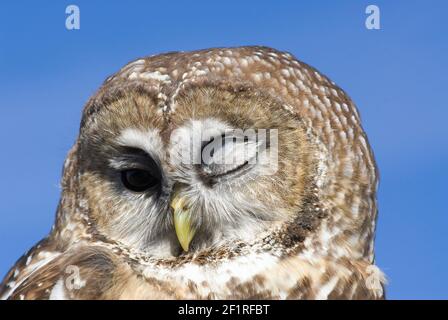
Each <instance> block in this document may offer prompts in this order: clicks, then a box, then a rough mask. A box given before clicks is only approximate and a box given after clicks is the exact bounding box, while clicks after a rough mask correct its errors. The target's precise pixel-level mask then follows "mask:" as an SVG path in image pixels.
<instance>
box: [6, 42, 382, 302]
mask: <svg viewBox="0 0 448 320" xmlns="http://www.w3.org/2000/svg"><path fill="white" fill-rule="evenodd" d="M235 129H241V130H251V129H254V130H256V132H262V130H264V129H269V130H271V129H275V132H276V133H277V134H278V135H277V136H275V139H274V136H273V135H272V134H271V133H270V134H269V136H268V137H267V138H266V137H265V138H263V139H264V140H263V141H264V142H266V148H265V149H266V150H261V149H260V148H259V144H258V143H259V140H256V141H255V142H254V143H252V142H251V140H250V139H249V140H247V139H246V138H245V140H241V141H240V142H238V140H237V138H235V137H232V140H229V141H230V142H227V140H225V141H226V143H225V144H222V145H220V147H219V148H217V149H214V153H211V158H212V160H213V157H214V154H215V155H216V154H217V153H218V152H224V153H226V154H228V153H230V154H233V156H235V159H236V160H235V163H231V164H225V165H222V164H219V163H218V162H216V161H215V160H213V161H214V162H213V161H212V162H211V163H206V162H204V161H203V160H201V159H199V160H200V161H199V162H194V163H184V162H182V161H177V162H176V161H174V160H176V159H177V158H180V157H181V156H183V153H182V152H183V150H184V147H185V146H187V145H188V146H190V142H191V141H193V140H195V138H196V137H197V136H198V135H200V136H201V137H202V138H203V137H204V136H203V135H204V132H205V133H206V134H205V135H206V137H207V138H206V139H205V142H204V141H202V140H201V143H200V145H199V149H198V150H199V151H198V150H197V148H196V146H195V144H193V148H192V149H188V151H189V152H188V155H193V158H194V157H195V155H197V154H199V155H201V153H200V151H201V150H204V148H206V147H207V146H208V143H211V142H210V141H212V140H210V141H208V140H207V139H210V138H213V137H216V136H222V135H223V134H224V133H227V132H229V131H230V132H235V131H234V130H235ZM232 130H233V131H232ZM198 132H201V133H200V134H199V133H198ZM272 132H274V131H272ZM232 134H235V133H232ZM235 141H236V142H235ZM274 142H277V144H276V149H275V150H276V153H275V156H276V158H275V159H276V162H275V164H276V166H275V169H274V170H273V171H272V172H270V171H268V169H272V168H271V167H269V168H268V167H267V166H266V165H265V164H264V163H263V162H256V163H255V164H252V163H249V161H247V160H245V159H239V158H238V157H239V156H240V154H241V152H240V151H241V150H244V151H245V152H246V151H247V152H248V153H249V154H251V152H256V154H257V159H265V160H266V159H267V160H272V159H273V157H274V154H273V153H271V152H268V151H270V150H274ZM195 148H196V149H195ZM201 148H202V149H201ZM241 148H243V149H241ZM377 183H378V176H377V169H376V165H375V161H374V158H373V154H372V151H371V149H370V147H369V143H368V140H367V137H366V135H365V133H364V131H363V129H362V127H361V124H360V117H359V114H358V111H357V109H356V107H355V106H354V104H353V103H352V101H351V100H350V99H349V98H348V97H347V95H346V94H345V93H344V92H343V91H342V90H341V89H340V88H339V87H337V86H336V85H335V84H334V83H333V82H332V81H330V80H329V79H328V78H327V77H325V76H324V75H322V74H321V73H319V72H318V71H317V70H315V69H313V68H312V67H310V66H308V65H306V64H304V63H303V62H300V61H298V60H296V59H295V58H294V57H293V56H292V55H291V54H289V53H283V52H279V51H276V50H274V49H270V48H266V47H240V48H217V49H210V50H201V51H194V52H173V53H166V54H161V55H156V56H151V57H145V58H141V59H137V60H135V61H133V62H131V63H129V64H128V65H126V66H125V67H123V68H122V69H121V70H120V71H119V72H117V73H116V74H114V75H113V76H111V77H109V78H108V79H107V80H106V81H105V82H104V84H103V85H102V86H101V88H100V89H99V91H98V92H97V93H96V94H95V95H94V96H93V97H92V98H91V99H90V100H89V101H88V102H87V104H86V106H85V108H84V111H83V116H82V121H81V127H80V132H79V137H78V139H77V141H76V143H75V145H74V146H73V148H72V149H71V151H70V152H69V154H68V156H67V159H66V161H65V164H64V172H63V179H62V195H61V200H60V204H59V207H58V210H57V217H56V222H55V224H54V227H53V228H52V230H51V232H50V234H49V235H48V236H47V237H46V238H45V239H44V240H42V241H41V242H39V243H38V244H37V245H36V246H35V247H33V248H32V249H31V250H30V251H29V252H28V253H26V254H25V255H24V256H23V257H22V258H21V259H20V260H19V261H18V262H17V263H16V265H15V266H14V267H13V268H12V269H11V271H10V272H9V273H8V274H7V275H6V277H5V279H4V280H3V283H2V284H1V286H0V297H1V298H3V299H250V298H257V299H258V298H259V299H381V298H384V290H383V288H384V283H385V280H384V276H383V274H382V272H381V271H380V270H379V269H378V268H377V267H376V266H375V265H374V234H375V221H376V215H377V206H376V189H377Z"/></svg>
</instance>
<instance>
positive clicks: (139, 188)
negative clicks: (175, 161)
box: [121, 169, 160, 192]
mask: <svg viewBox="0 0 448 320" xmlns="http://www.w3.org/2000/svg"><path fill="white" fill-rule="evenodd" d="M121 181H122V182H123V185H124V186H125V187H126V188H127V189H129V190H131V191H134V192H143V191H146V190H148V189H150V188H152V187H155V186H156V185H158V184H159V183H160V181H159V179H158V178H157V177H155V176H153V175H152V174H151V173H150V172H149V171H146V170H141V169H129V170H123V171H122V172H121Z"/></svg>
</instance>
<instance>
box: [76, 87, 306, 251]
mask: <svg viewBox="0 0 448 320" xmlns="http://www.w3.org/2000/svg"><path fill="white" fill-rule="evenodd" d="M154 101H155V99H154V97H151V95H150V94H146V93H141V92H140V93H138V92H134V93H133V92H130V93H127V94H125V95H123V96H121V97H120V98H119V99H116V100H114V101H112V102H110V103H109V104H108V105H106V106H104V107H103V108H102V109H101V110H100V111H99V112H98V114H97V115H96V116H95V119H94V120H92V121H86V122H85V123H84V125H83V126H82V128H81V134H80V154H81V155H83V156H81V157H80V159H79V163H80V172H79V174H80V176H79V179H80V186H81V189H82V192H83V193H84V194H85V197H86V201H87V202H88V206H89V208H90V212H91V216H92V219H93V220H94V221H95V224H96V226H97V228H98V231H99V232H100V233H101V234H103V235H104V236H106V237H108V238H110V239H112V240H114V241H118V242H120V243H123V244H125V245H126V246H129V247H131V248H134V249H136V250H140V251H144V252H145V253H147V254H150V255H152V256H160V257H169V256H178V255H180V254H183V253H185V252H188V253H191V252H196V251H199V250H203V249H209V248H217V247H220V246H225V245H229V244H233V243H237V242H246V243H251V242H254V241H256V240H257V239H260V238H261V237H263V236H265V235H266V234H269V233H270V232H272V231H273V230H274V229H275V228H277V227H279V226H280V225H281V224H282V223H283V222H285V221H287V220H288V219H290V218H291V217H292V216H293V215H294V213H296V212H298V211H299V210H300V208H301V206H302V205H303V203H302V199H304V198H305V197H306V194H307V192H308V186H309V183H308V181H309V180H310V176H309V175H310V173H311V172H312V168H313V161H312V159H311V156H310V154H311V153H312V152H311V150H310V147H309V146H308V143H307V139H306V134H305V132H304V131H303V130H302V126H301V119H300V118H298V117H291V114H290V113H289V112H288V111H287V110H285V109H284V108H283V107H282V105H281V104H280V103H279V102H277V101H275V100H274V99H273V98H272V97H268V96H266V95H264V94H263V93H261V92H256V91H253V90H249V91H244V90H243V91H241V92H238V93H235V92H232V91H227V90H224V89H217V88H191V89H189V90H187V91H186V92H185V93H183V94H182V95H180V96H178V97H177V98H176V101H175V103H174V106H175V112H172V113H171V114H170V115H169V116H167V115H166V114H164V113H161V112H160V108H158V107H157V105H156V104H155V102H154Z"/></svg>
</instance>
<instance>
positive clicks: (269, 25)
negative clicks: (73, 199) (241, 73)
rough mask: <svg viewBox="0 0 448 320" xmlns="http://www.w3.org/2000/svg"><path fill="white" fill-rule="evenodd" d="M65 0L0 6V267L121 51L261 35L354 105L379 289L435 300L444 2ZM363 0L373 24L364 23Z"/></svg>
mask: <svg viewBox="0 0 448 320" xmlns="http://www.w3.org/2000/svg"><path fill="white" fill-rule="evenodd" d="M73 3H74V4H77V5H78V6H79V7H80V9H81V30H78V31H67V30H66V29H65V18H66V15H65V7H66V6H67V5H69V4H71V2H67V1H49V0H47V1H28V2H24V1H12V0H11V1H1V4H0V121H1V122H0V138H1V148H0V167H1V168H2V174H1V179H0V274H1V276H2V275H3V274H5V273H6V272H7V269H8V268H9V267H10V266H11V265H12V264H13V263H14V262H15V260H16V259H17V258H18V257H19V256H20V255H21V254H22V253H23V252H25V251H26V250H27V249H28V248H29V247H31V246H32V245H33V244H34V243H35V242H36V241H37V240H39V239H40V238H42V237H43V236H44V235H45V234H46V233H47V232H48V231H49V228H50V226H51V225H52V222H53V218H54V212H55V210H56V205H57V202H58V199H59V188H58V183H59V179H60V172H61V168H62V163H63V160H64V158H65V155H66V153H67V151H68V150H69V148H70V146H71V145H72V143H73V141H74V140H75V138H76V135H77V130H78V126H79V120H80V112H81V108H82V106H83V104H84V103H85V102H86V100H87V99H88V97H89V96H90V95H91V94H93V93H94V91H95V90H96V89H97V88H98V86H99V85H100V84H101V82H102V81H103V80H104V79H105V78H106V77H107V76H108V75H110V74H111V73H113V72H115V71H116V70H118V69H119V68H120V67H121V66H122V65H123V64H125V63H126V62H128V61H129V60H131V59H134V58H136V57H139V56H142V55H149V54H154V53H158V52H163V51H172V50H190V49H199V48H206V47H213V46H239V45H247V44H262V45H268V46H272V47H275V48H278V49H281V50H287V51H290V52H292V53H293V54H294V55H296V57H298V58H299V59H300V60H303V61H305V62H307V63H309V64H311V65H313V66H315V67H317V68H318V69H319V70H320V71H322V72H323V73H325V74H326V75H328V76H329V77H330V78H332V80H334V81H335V82H336V83H337V84H339V85H340V86H341V87H342V88H344V89H345V90H346V91H347V92H348V93H349V94H350V95H351V97H352V98H353V99H354V101H355V102H356V104H357V105H358V107H359V109H360V111H361V116H362V119H363V124H364V127H365V129H366V131H367V133H368V135H369V138H370V141H371V144H372V146H373V149H374V151H375V155H376V159H377V161H378V165H379V168H380V171H381V184H380V189H379V195H378V196H379V205H380V215H379V221H378V227H377V241H376V256H377V263H378V265H379V266H380V267H381V268H382V269H383V270H384V271H385V272H386V274H387V275H388V278H389V283H390V284H389V286H388V297H389V298H396V299H403V298H448V276H447V270H448V241H447V229H448V215H447V209H446V208H447V205H446V201H447V198H448V194H447V190H448V188H447V183H448V182H447V181H448V169H447V165H448V125H447V118H448V105H447V92H448V91H447V71H448V68H447V67H448V63H447V57H448V50H447V49H448V48H447V44H448V41H447V35H448V32H447V31H448V28H447V25H448V22H447V19H446V17H447V12H448V4H447V2H446V1H363V0H356V1H354V0H353V1H326V0H321V1H316V0H314V1H306V2H305V1H290V2H286V1H285V2H281V1H275V2H271V3H268V2H261V1H253V2H250V1H228V0H226V1H217V2H215V3H214V4H210V3H208V2H205V1H204V2H199V1H198V2H196V1H195V2H194V3H193V1H188V2H175V1H153V2H151V3H149V1H148V2H147V1H145V2H144V1H121V2H119V1H80V0H74V1H73ZM368 4H376V5H378V6H379V7H380V9H381V27H382V29H381V30H380V31H371V30H367V29H366V28H365V27H364V20H365V17H366V14H365V13H364V10H365V8H366V6H367V5H368Z"/></svg>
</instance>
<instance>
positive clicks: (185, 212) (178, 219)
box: [171, 195, 196, 252]
mask: <svg viewBox="0 0 448 320" xmlns="http://www.w3.org/2000/svg"><path fill="white" fill-rule="evenodd" d="M171 208H173V210H174V212H173V214H174V229H175V231H176V235H177V239H178V240H179V243H180V245H181V246H182V249H184V251H185V252H188V248H189V245H190V242H191V240H193V237H194V235H195V233H196V230H195V229H194V228H193V226H192V222H191V211H190V209H189V208H188V206H187V205H186V204H185V198H184V197H179V196H178V195H175V196H174V198H173V199H172V200H171Z"/></svg>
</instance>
